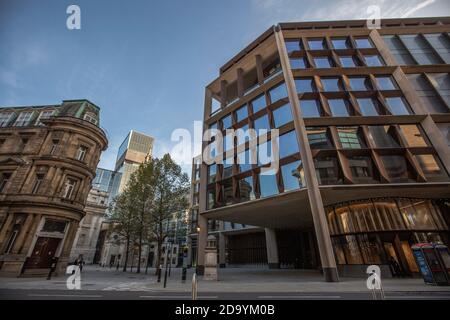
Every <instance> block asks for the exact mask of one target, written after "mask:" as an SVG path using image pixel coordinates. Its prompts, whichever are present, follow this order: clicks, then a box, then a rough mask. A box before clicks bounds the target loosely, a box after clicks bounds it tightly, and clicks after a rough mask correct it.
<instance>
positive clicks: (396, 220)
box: [199, 18, 450, 274]
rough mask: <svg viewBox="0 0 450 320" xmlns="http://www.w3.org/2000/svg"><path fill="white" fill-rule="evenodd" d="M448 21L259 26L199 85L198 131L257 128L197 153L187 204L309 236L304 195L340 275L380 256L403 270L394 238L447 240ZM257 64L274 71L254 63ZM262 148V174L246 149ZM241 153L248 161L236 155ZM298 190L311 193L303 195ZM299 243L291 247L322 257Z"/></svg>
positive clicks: (213, 215)
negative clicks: (196, 185) (205, 155)
mask: <svg viewBox="0 0 450 320" xmlns="http://www.w3.org/2000/svg"><path fill="white" fill-rule="evenodd" d="M449 31H450V19H446V18H443V19H440V18H439V19H433V18H424V19H392V20H383V21H382V27H381V29H379V30H369V29H368V28H367V27H366V26H365V23H364V22H361V21H342V22H336V23H334V22H320V23H319V22H317V23H314V22H308V23H307V22H305V23H286V24H280V25H278V26H277V27H276V28H271V29H269V30H267V31H266V32H265V33H264V34H263V35H261V36H260V37H259V38H258V39H257V40H256V41H255V42H253V43H252V44H250V45H249V46H248V47H247V48H246V49H245V50H244V51H242V52H241V53H239V54H238V55H236V56H235V57H234V58H233V59H231V60H230V61H229V62H228V63H227V64H225V65H224V66H223V67H222V68H221V69H220V76H219V77H218V78H217V79H216V80H214V81H213V82H212V83H211V84H210V85H209V86H208V87H207V88H206V97H207V98H206V102H205V126H204V127H205V128H210V127H215V128H217V129H218V130H219V131H221V132H223V134H224V135H225V134H226V129H235V130H237V129H243V130H246V129H248V128H250V129H255V130H258V131H257V132H258V134H257V135H256V136H255V137H254V139H255V140H254V141H245V140H244V141H240V142H239V140H233V141H231V143H228V144H227V150H228V152H227V153H226V155H225V154H220V153H219V154H215V155H214V157H213V159H212V161H209V162H208V163H206V162H204V163H203V164H202V170H204V172H205V175H204V178H203V177H202V179H201V185H200V205H199V215H200V216H203V217H205V219H219V220H220V219H223V220H226V219H229V221H233V222H235V223H244V224H250V225H255V226H260V227H263V228H266V229H274V230H276V232H277V234H281V233H282V232H284V230H298V231H299V232H300V231H301V232H304V231H305V230H307V232H311V233H312V234H313V235H314V234H315V233H316V232H317V230H318V227H317V225H315V224H316V223H317V221H316V220H315V213H314V210H313V209H311V208H310V206H309V202H311V201H315V202H318V203H319V206H321V207H322V208H324V210H325V212H327V214H326V215H327V218H328V225H327V226H326V228H325V229H326V231H328V241H329V240H330V239H331V244H332V248H333V255H334V257H335V260H336V263H337V265H338V268H339V270H341V271H342V272H344V274H345V272H346V271H348V270H355V269H354V268H352V267H351V266H353V265H360V266H361V265H366V264H370V263H372V262H373V261H381V262H382V264H385V265H386V266H388V265H389V261H392V259H394V260H395V259H397V260H398V261H397V262H398V264H399V265H400V266H401V267H402V271H403V272H404V273H407V274H411V273H414V272H416V268H415V267H413V266H412V262H411V261H410V259H409V258H410V252H409V251H408V250H407V247H410V246H411V245H412V244H413V243H417V242H421V241H437V242H442V243H444V244H447V245H448V244H449V229H448V225H449V210H450V207H449V205H448V203H449V202H448V199H449V198H450V192H449V191H448V190H450V178H449V171H450V156H449V155H450V150H449V148H448V145H449V131H448V130H449V123H450V118H449V115H450V101H449V96H450V94H449V92H450V76H449V72H450V66H449V61H448V58H449V56H450V37H449V34H448V32H449ZM269 66H280V68H281V72H279V73H276V74H269V73H266V72H265V70H266V69H267V68H268V67H269ZM214 105H215V106H217V105H218V106H219V107H217V108H216V109H213V106H214ZM261 129H265V130H268V131H270V130H278V131H277V133H278V134H277V136H273V137H272V135H273V133H272V132H271V133H270V134H268V135H262V134H261V132H262V131H261ZM305 139H306V140H305ZM218 140H219V138H218V137H217V136H215V137H213V138H212V139H211V140H210V141H207V142H204V143H203V147H204V148H206V147H208V146H209V145H210V144H214V143H217V141H218ZM250 142H254V143H250ZM301 145H303V148H304V149H306V150H301V148H300V146H301ZM266 146H270V147H271V148H270V149H271V150H272V151H275V152H278V155H279V163H278V164H277V167H276V168H275V170H271V171H270V172H269V174H268V173H267V172H264V171H265V170H264V169H265V168H267V167H268V165H269V164H268V163H267V162H264V161H259V158H258V156H259V152H258V150H259V149H260V148H265V147H266ZM230 150H231V151H234V152H231V153H230V152H229V151H230ZM252 155H253V156H256V157H257V158H258V159H257V161H252V162H248V161H247V162H245V163H242V161H241V160H242V159H249V158H251V157H252ZM304 157H305V158H304ZM225 159H227V162H226V163H225V164H224V163H223V160H225ZM311 169H312V170H314V172H313V174H314V176H315V177H313V178H312V177H311V176H312V174H310V172H311ZM305 170H308V172H305ZM311 179H312V180H311ZM316 179H317V184H318V186H317V187H316V184H315V183H316V182H315V181H314V180H316ZM308 181H310V183H311V181H312V182H314V183H311V186H308ZM309 187H310V188H317V189H318V191H319V192H320V194H321V196H320V197H319V198H315V199H310V198H309V197H310V195H311V193H310V192H309V191H310V190H308V188H309ZM202 195H203V196H202ZM354 201H359V202H358V204H354V203H353V202H354ZM349 203H351V204H349ZM355 208H362V209H361V211H358V210H359V209H358V210H356V209H355ZM406 208H409V209H406ZM389 210H390V211H389ZM405 210H406V211H405ZM408 210H409V211H408ZM388 211H389V213H387V212H388ZM354 212H358V213H354ZM405 212H409V213H405ZM344 216H346V217H347V218H345V219H346V220H345V219H344V218H342V217H344ZM311 217H313V218H314V219H313V218H311ZM338 217H339V219H338ZM375 217H376V219H375ZM343 219H344V220H343ZM358 219H359V220H358ZM411 219H412V220H411ZM362 221H364V224H362ZM412 221H415V222H412ZM420 221H422V222H420ZM416 222H417V223H416ZM335 227H336V228H335ZM319 229H323V228H319ZM381 233H383V236H380V234H381ZM386 234H389V236H386ZM315 235H316V236H317V234H315ZM383 241H384V242H383ZM389 241H391V242H389ZM388 242H389V243H390V244H391V245H392V248H391V247H390V245H388V244H386V243H388ZM374 243H376V246H375V245H374ZM278 249H279V250H281V247H280V245H278ZM311 250H312V251H316V253H314V254H311V253H310V254H309V255H308V256H309V258H305V255H304V253H299V255H300V256H301V257H302V259H312V260H314V259H313V258H312V256H313V255H316V256H317V255H319V256H323V255H326V254H325V253H324V252H318V251H319V249H318V248H317V247H315V248H312V249H311ZM300 251H301V250H300ZM280 252H283V250H281V251H280ZM391 258H392V259H391ZM280 259H281V258H280ZM293 259H294V260H295V259H296V258H295V257H294V258H293ZM318 260H320V259H318ZM320 264H321V262H320V261H316V263H310V264H309V265H311V266H313V267H314V266H315V267H318V266H319V265H320ZM294 265H295V263H294ZM297 265H299V264H297ZM361 270H362V269H361Z"/></svg>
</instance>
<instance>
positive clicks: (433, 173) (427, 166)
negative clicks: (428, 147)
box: [415, 154, 448, 181]
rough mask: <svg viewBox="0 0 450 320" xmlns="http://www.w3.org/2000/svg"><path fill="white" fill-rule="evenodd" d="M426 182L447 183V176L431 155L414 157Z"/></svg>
mask: <svg viewBox="0 0 450 320" xmlns="http://www.w3.org/2000/svg"><path fill="white" fill-rule="evenodd" d="M415 158H416V160H417V162H418V163H419V165H420V167H421V168H422V171H423V173H424V175H425V177H426V178H427V180H428V181H447V180H448V176H447V174H446V173H445V171H444V169H442V167H441V166H440V165H439V162H438V160H437V158H436V157H435V156H434V155H432V154H420V155H416V156H415Z"/></svg>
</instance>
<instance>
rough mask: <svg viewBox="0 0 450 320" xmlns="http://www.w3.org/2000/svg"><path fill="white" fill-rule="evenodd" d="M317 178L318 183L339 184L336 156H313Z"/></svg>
mask: <svg viewBox="0 0 450 320" xmlns="http://www.w3.org/2000/svg"><path fill="white" fill-rule="evenodd" d="M314 166H315V168H316V175H317V180H318V182H319V184H320V185H334V184H341V183H342V179H341V177H340V169H339V164H338V161H337V159H336V157H320V158H314Z"/></svg>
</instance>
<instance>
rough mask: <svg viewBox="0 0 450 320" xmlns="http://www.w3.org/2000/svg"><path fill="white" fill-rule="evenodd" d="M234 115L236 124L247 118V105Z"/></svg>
mask: <svg viewBox="0 0 450 320" xmlns="http://www.w3.org/2000/svg"><path fill="white" fill-rule="evenodd" d="M234 113H235V115H236V121H237V122H240V121H242V120H244V119H246V118H247V117H248V110H247V105H245V106H243V107H240V108H239V109H237V110H236V111H235V112H234Z"/></svg>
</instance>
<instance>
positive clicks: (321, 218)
mask: <svg viewBox="0 0 450 320" xmlns="http://www.w3.org/2000/svg"><path fill="white" fill-rule="evenodd" d="M274 34H275V39H276V42H277V47H278V52H279V54H280V62H281V66H282V68H283V74H284V81H285V83H286V88H287V92H288V96H289V102H290V105H291V112H292V115H293V117H294V127H295V131H296V134H297V142H298V146H299V149H300V155H301V158H302V163H303V168H304V173H305V181H306V186H307V191H308V198H309V203H310V207H311V213H312V217H313V221H314V229H315V231H316V237H317V245H318V248H319V253H320V260H321V263H322V270H323V273H324V277H325V281H327V282H338V281H339V276H338V272H337V267H336V260H335V258H334V253H333V247H332V244H331V237H330V230H329V228H328V222H327V219H326V216H325V209H324V207H323V201H322V196H321V194H320V189H319V182H318V181H317V176H316V170H315V167H314V159H313V156H312V152H311V148H310V146H309V141H308V136H307V134H306V129H305V122H304V120H303V115H302V111H301V109H300V103H299V101H298V95H297V89H296V87H295V81H294V76H293V74H292V70H291V68H290V63H289V56H288V54H287V50H286V47H285V43H284V37H283V33H282V31H281V28H280V27H279V26H276V27H274Z"/></svg>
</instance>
